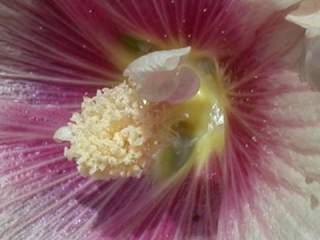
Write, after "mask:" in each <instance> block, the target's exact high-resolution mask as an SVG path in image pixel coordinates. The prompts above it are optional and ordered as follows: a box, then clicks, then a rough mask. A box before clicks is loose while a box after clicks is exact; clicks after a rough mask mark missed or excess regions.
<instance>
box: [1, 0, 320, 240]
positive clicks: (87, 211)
mask: <svg viewBox="0 0 320 240" xmlns="http://www.w3.org/2000/svg"><path fill="white" fill-rule="evenodd" d="M272 2H273V1H270V2H269V1H258V0H257V1H252V0H239V1H233V0H221V1H211V0H197V1H194V0H188V1H184V0H174V1H165V0H157V1H156V0H131V1H125V0H122V1H121V0H120V1H116V0H105V1H93V0H92V1H89V0H82V1H80V0H54V1H37V0H10V1H6V0H1V1H0V3H1V7H0V13H1V14H0V18H1V19H0V45H1V48H0V106H1V107H0V129H1V132H0V150H1V151H0V238H1V239H3V240H21V239H25V240H35V239H36V240H43V239H46V240H60V239H61V240H62V239H63V240H67V239H73V240H74V239H81V240H82V239H90V240H102V239H216V240H238V239H239V240H240V239H244V240H251V239H266V240H269V239H275V240H286V239H288V240H292V239H308V240H309V239H310V240H314V239H319V237H320V230H319V227H318V226H319V219H320V208H319V206H318V205H319V202H318V199H319V197H320V196H319V195H320V194H319V193H320V189H319V181H320V173H319V171H320V150H319V139H320V126H319V123H320V94H319V93H318V92H313V91H311V90H310V88H309V87H308V86H307V85H306V84H304V83H302V82H301V81H300V80H299V77H298V73H297V71H296V66H297V63H298V62H299V59H300V57H301V53H302V52H303V44H302V42H303V39H304V31H303V30H302V29H301V28H299V27H298V26H296V25H294V24H292V23H289V22H287V21H286V20H285V16H286V15H287V14H288V12H287V10H286V9H285V7H287V5H282V6H281V8H279V7H277V6H276V5H273V4H272ZM284 2H286V1H284ZM290 2H291V1H290ZM277 9H278V10H277ZM279 9H280V10H279ZM184 46H191V47H192V49H197V50H198V51H199V52H203V53H204V54H205V55H206V56H207V58H209V59H212V60H214V61H216V62H218V63H219V66H220V67H221V68H222V69H223V70H224V74H225V76H227V77H226V78H225V79H224V85H225V87H226V89H227V92H228V100H229V102H230V104H229V109H228V110H227V111H226V112H227V113H226V117H225V125H226V126H225V127H226V132H227V136H226V140H225V146H226V148H225V150H224V152H223V154H221V155H220V154H219V155H213V156H211V158H210V159H209V160H208V161H207V162H205V164H203V165H201V167H200V168H199V167H197V166H196V165H195V166H194V167H192V168H191V169H190V170H189V171H188V172H187V173H186V174H184V175H183V176H182V177H181V176H180V177H179V178H174V177H173V178H172V179H171V178H170V179H168V180H167V181H165V182H164V183H161V184H159V183H157V182H154V181H152V179H150V178H149V177H147V176H146V177H143V178H141V179H127V180H113V181H107V182H104V181H95V180H92V179H89V178H84V177H81V176H80V175H79V173H78V172H77V170H76V166H75V164H74V163H73V162H69V161H66V160H65V159H64V158H63V149H64V147H65V146H64V145H63V144H59V143H55V142H54V141H53V140H52V137H53V134H54V132H55V130H56V129H58V128H59V127H60V126H64V125H65V124H66V123H67V122H68V119H69V118H70V116H71V115H72V113H73V112H74V111H76V110H78V109H79V107H80V104H81V101H82V97H83V96H85V95H89V96H90V95H93V94H94V93H95V91H96V89H97V88H101V87H104V86H108V85H110V86H112V85H113V84H115V82H116V81H118V80H119V79H121V78H122V77H121V75H122V72H123V70H124V69H125V68H126V66H127V65H128V64H129V63H130V62H132V60H133V59H136V58H137V57H139V56H143V55H145V54H146V53H148V52H152V51H157V50H166V49H178V48H182V47H184ZM213 144H214V143H213Z"/></svg>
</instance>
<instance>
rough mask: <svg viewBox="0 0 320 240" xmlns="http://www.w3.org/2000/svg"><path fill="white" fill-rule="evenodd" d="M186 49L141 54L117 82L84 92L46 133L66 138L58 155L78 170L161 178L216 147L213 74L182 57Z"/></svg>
mask: <svg viewBox="0 0 320 240" xmlns="http://www.w3.org/2000/svg"><path fill="white" fill-rule="evenodd" d="M190 51H191V48H183V49H176V50H169V51H159V52H154V53H151V54H148V55H145V56H143V57H142V58H139V59H137V60H136V61H134V62H133V63H132V64H130V65H129V66H128V68H127V69H126V71H125V72H124V75H125V76H126V77H128V79H127V80H126V81H125V82H123V83H121V84H119V85H118V86H116V87H114V88H105V89H102V90H99V91H98V93H97V95H96V96H95V97H92V98H88V97H86V98H84V101H83V103H82V106H81V112H80V113H74V114H73V116H72V118H71V119H70V122H69V123H68V125H67V126H65V127H62V128H60V129H58V130H57V132H56V133H55V136H54V138H55V139H56V140H60V141H68V142H69V143H70V146H69V147H66V148H65V157H66V158H67V159H69V160H74V161H75V162H76V163H77V165H78V170H79V172H80V173H81V174H82V175H85V176H92V177H94V178H99V179H110V178H123V177H140V176H142V175H152V176H154V177H156V178H167V177H170V176H172V175H174V174H175V173H178V172H184V171H183V169H187V167H188V166H194V165H196V166H202V164H203V163H205V162H206V160H207V159H209V158H210V156H211V155H212V154H214V153H216V154H219V153H221V152H222V150H223V148H224V127H223V126H224V113H223V110H222V106H223V105H224V103H223V100H222V98H221V96H222V93H221V89H220V88H221V86H219V83H220V80H219V77H220V74H219V73H217V72H215V74H213V73H212V72H211V71H207V69H206V68H205V67H203V63H202V62H201V61H202V60H198V59H197V58H191V57H188V58H187V55H189V53H190ZM205 63H206V64H208V63H210V64H211V62H210V61H209V60H205ZM212 66H213V65H212Z"/></svg>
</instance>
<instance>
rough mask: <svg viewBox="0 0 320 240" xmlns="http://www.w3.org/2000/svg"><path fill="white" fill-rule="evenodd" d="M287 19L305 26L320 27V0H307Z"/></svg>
mask: <svg viewBox="0 0 320 240" xmlns="http://www.w3.org/2000/svg"><path fill="white" fill-rule="evenodd" d="M286 19H287V20H288V21H290V22H293V23H295V24H297V25H299V26H301V27H303V28H306V29H308V28H320V0H305V1H302V2H301V4H300V6H299V7H298V8H297V9H296V10H295V11H293V12H291V13H290V14H289V15H288V16H287V17H286Z"/></svg>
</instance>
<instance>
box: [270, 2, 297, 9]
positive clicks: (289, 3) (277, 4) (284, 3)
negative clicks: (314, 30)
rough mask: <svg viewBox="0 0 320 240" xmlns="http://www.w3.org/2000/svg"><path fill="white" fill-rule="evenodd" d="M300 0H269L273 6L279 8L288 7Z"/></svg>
mask: <svg viewBox="0 0 320 240" xmlns="http://www.w3.org/2000/svg"><path fill="white" fill-rule="evenodd" d="M301 1H302V0H271V2H272V3H273V4H274V5H275V7H276V8H277V9H279V10H283V9H286V8H289V7H291V6H293V5H295V4H297V3H299V2H301Z"/></svg>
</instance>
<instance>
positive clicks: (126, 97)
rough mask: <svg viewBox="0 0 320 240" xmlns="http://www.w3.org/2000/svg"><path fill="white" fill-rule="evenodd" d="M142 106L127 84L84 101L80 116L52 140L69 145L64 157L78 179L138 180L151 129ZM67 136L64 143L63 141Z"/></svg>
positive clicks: (149, 150) (149, 146)
mask: <svg viewBox="0 0 320 240" xmlns="http://www.w3.org/2000/svg"><path fill="white" fill-rule="evenodd" d="M146 116H148V114H146V113H145V105H144V103H143V102H142V100H141V99H140V98H139V96H138V95H137V93H136V91H135V90H134V89H133V88H131V87H130V86H129V85H128V84H127V83H122V84H120V85H118V86H116V87H114V88H112V89H109V88H104V89H102V90H98V92H97V95H96V96H95V97H93V98H88V97H85V98H84V101H83V103H82V105H81V112H80V113H75V114H73V116H72V118H71V122H70V123H69V124H68V126H67V127H62V128H60V129H59V130H58V131H57V132H56V134H55V136H54V138H55V139H57V140H62V141H65V140H68V141H70V147H69V148H66V149H65V153H64V154H65V157H67V158H68V159H69V160H75V161H76V162H77V165H78V170H79V172H80V173H81V174H82V175H85V176H88V175H90V176H93V177H95V178H99V179H108V178H117V177H140V176H141V174H142V173H143V171H144V169H145V168H146V167H147V166H148V165H149V164H148V161H150V159H151V156H150V155H151V154H152V146H153V145H155V144H154V142H155V139H153V138H152V135H153V134H152V131H154V127H155V126H154V125H153V123H152V121H149V119H148V118H147V117H146ZM66 136H68V139H66Z"/></svg>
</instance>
